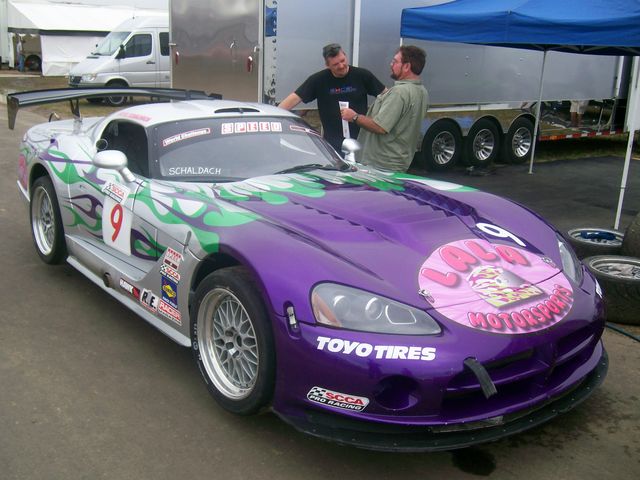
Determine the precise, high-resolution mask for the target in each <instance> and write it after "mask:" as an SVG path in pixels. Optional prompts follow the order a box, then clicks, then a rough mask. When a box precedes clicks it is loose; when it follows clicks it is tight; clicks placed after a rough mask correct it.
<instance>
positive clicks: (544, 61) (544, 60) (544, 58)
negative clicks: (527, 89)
mask: <svg viewBox="0 0 640 480" xmlns="http://www.w3.org/2000/svg"><path fill="white" fill-rule="evenodd" d="M546 64H547V51H546V50H545V51H544V54H543V55H542V72H541V73H540V86H539V87H538V104H537V105H536V121H535V123H534V125H533V142H532V143H531V159H530V160H529V174H532V173H533V157H534V156H535V154H536V141H537V140H538V128H539V127H540V111H541V110H542V109H541V107H542V84H543V82H544V67H545V66H546Z"/></svg>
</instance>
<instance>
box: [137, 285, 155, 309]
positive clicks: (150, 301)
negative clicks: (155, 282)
mask: <svg viewBox="0 0 640 480" xmlns="http://www.w3.org/2000/svg"><path fill="white" fill-rule="evenodd" d="M158 302H159V299H158V296H157V295H156V294H155V293H153V292H152V291H151V290H147V289H144V290H142V295H140V303H141V304H142V306H143V307H145V308H146V309H147V310H150V311H152V312H153V313H156V312H157V311H158Z"/></svg>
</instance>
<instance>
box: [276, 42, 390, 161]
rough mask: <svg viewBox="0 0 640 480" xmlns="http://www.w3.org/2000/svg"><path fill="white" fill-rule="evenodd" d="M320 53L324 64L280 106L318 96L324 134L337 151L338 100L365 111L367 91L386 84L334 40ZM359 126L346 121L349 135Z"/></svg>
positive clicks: (376, 92)
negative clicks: (351, 60)
mask: <svg viewBox="0 0 640 480" xmlns="http://www.w3.org/2000/svg"><path fill="white" fill-rule="evenodd" d="M322 56H323V57H324V61H325V65H326V66H327V68H326V69H324V70H321V71H319V72H316V73H314V74H313V75H311V76H310V77H309V78H307V79H306V80H305V81H304V83H303V84H302V85H300V87H298V88H297V89H296V91H295V92H293V93H291V94H289V96H287V98H285V99H284V100H283V101H282V102H280V105H279V106H280V108H284V109H286V110H291V109H292V108H294V107H295V106H296V105H298V104H299V103H300V102H304V103H308V102H312V101H313V100H317V101H318V112H319V113H320V121H321V122H322V130H323V134H324V138H325V139H326V140H327V141H328V142H329V143H330V144H331V145H332V146H333V148H335V149H336V151H337V152H340V150H341V146H342V140H344V135H343V130H342V118H341V117H340V104H339V102H349V108H350V109H352V110H354V111H356V112H357V113H359V114H363V115H364V114H365V113H367V95H371V96H373V97H375V96H377V95H379V94H380V93H382V92H383V91H384V90H385V86H384V85H383V84H382V83H381V82H380V80H378V79H377V78H376V77H375V76H374V75H373V73H371V72H370V71H369V70H366V69H364V68H359V67H354V66H352V65H349V61H348V60H347V56H346V55H345V53H344V51H343V50H342V48H341V47H340V45H338V44H337V43H331V44H329V45H327V46H325V47H324V48H323V49H322ZM359 130H360V128H359V127H358V125H357V124H356V122H351V123H349V132H350V137H351V138H357V137H358V132H359Z"/></svg>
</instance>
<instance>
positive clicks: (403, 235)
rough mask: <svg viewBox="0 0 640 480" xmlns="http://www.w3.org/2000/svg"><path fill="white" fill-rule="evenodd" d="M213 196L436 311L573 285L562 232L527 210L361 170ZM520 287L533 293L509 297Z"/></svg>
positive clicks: (243, 186)
mask: <svg viewBox="0 0 640 480" xmlns="http://www.w3.org/2000/svg"><path fill="white" fill-rule="evenodd" d="M214 193H215V195H216V196H217V197H218V198H220V199H223V200H224V201H225V202H230V203H233V204H235V206H238V207H242V208H243V209H246V210H249V211H251V212H253V213H254V214H256V215H257V216H258V218H259V219H260V221H261V222H263V223H267V224H268V225H270V226H272V227H273V228H276V229H278V230H279V231H280V232H285V233H287V234H288V235H289V238H292V239H297V240H302V241H304V242H305V243H306V244H310V245H313V246H316V247H317V248H318V249H321V250H322V251H323V252H329V253H330V254H331V256H332V257H333V258H334V259H335V260H336V261H341V262H343V263H345V264H349V265H350V266H351V267H353V268H356V269H358V270H360V272H361V273H362V274H364V275H366V276H369V277H370V278H371V279H373V280H375V281H376V282H377V283H378V284H384V285H385V287H384V288H385V290H386V293H388V294H389V295H390V296H392V297H393V298H398V299H404V300H409V299H410V298H413V299H414V302H413V303H415V296H416V293H418V292H419V293H420V295H421V296H422V297H423V298H426V299H427V300H428V301H429V303H431V304H432V306H434V307H437V308H442V307H450V306H454V305H459V304H465V303H469V302H477V301H479V300H480V301H485V302H487V301H488V302H489V303H493V304H495V305H497V306H501V305H504V304H509V303H511V302H512V301H516V300H518V299H519V300H524V299H525V298H526V296H527V295H529V296H532V297H535V296H537V295H540V294H541V292H540V288H536V287H532V286H535V285H543V286H546V287H548V288H552V286H549V285H546V284H547V283H550V282H551V283H553V285H555V284H558V285H559V286H562V287H566V286H567V285H568V282H567V281H566V279H565V278H564V275H562V274H561V271H560V269H559V268H558V267H557V266H556V265H557V264H559V263H558V262H559V254H558V244H557V239H556V235H555V232H554V231H553V230H552V229H551V228H550V227H549V226H548V225H546V224H545V223H544V222H543V221H542V220H541V219H539V218H538V217H537V216H536V215H534V214H532V213H531V212H529V211H527V210H526V209H524V208H523V207H520V206H518V205H516V204H514V203H513V202H509V201H507V200H504V199H501V198H499V197H496V196H493V195H490V194H486V193H482V192H479V191H476V190H474V189H471V188H467V187H461V186H459V185H455V184H451V183H447V182H441V181H436V180H430V179H425V178H422V177H414V176H410V175H407V174H394V173H385V172H379V171H375V170H359V171H358V172H324V171H322V172H321V171H314V172H313V173H308V174H296V175H286V176H283V175H277V176H270V177H260V178H254V179H251V180H247V181H244V182H235V183H229V184H218V185H216V186H215V187H214ZM529 239H535V244H534V243H532V242H533V240H531V241H530V240H529ZM290 243H291V242H290ZM292 245H293V244H292ZM282 248H283V249H284V250H285V252H286V251H287V250H288V249H287V246H286V245H283V246H282ZM286 254H287V253H285V255H286ZM560 277H561V278H560ZM554 278H555V280H554ZM334 281H336V282H338V283H342V282H344V283H349V280H348V279H346V278H335V279H334ZM358 283H359V284H360V283H361V282H358ZM514 286H516V287H518V288H520V289H523V288H524V289H525V290H526V288H528V289H529V290H528V291H524V290H523V291H522V292H521V293H520V294H513V293H509V292H510V290H509V289H510V288H511V287H514ZM408 290H409V291H410V292H411V294H410V295H408V292H407V291H408ZM511 290H513V288H511ZM378 293H381V294H384V293H385V292H380V291H378ZM520 297H522V298H520ZM514 298H515V299H516V300H514Z"/></svg>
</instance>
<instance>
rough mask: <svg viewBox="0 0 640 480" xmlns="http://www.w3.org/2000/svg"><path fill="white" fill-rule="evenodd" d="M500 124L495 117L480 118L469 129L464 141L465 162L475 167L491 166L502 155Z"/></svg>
mask: <svg viewBox="0 0 640 480" xmlns="http://www.w3.org/2000/svg"><path fill="white" fill-rule="evenodd" d="M501 130H502V129H501V127H500V122H498V120H497V119H496V118H495V117H491V116H486V117H482V118H479V119H478V120H476V121H475V122H474V124H473V125H472V127H471V128H470V129H469V133H468V134H467V136H466V138H465V141H464V159H465V162H466V163H468V164H470V165H473V166H475V167H486V166H488V165H491V164H492V163H493V162H494V161H495V160H496V158H497V157H498V155H499V153H500V147H501V143H502V134H501Z"/></svg>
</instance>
